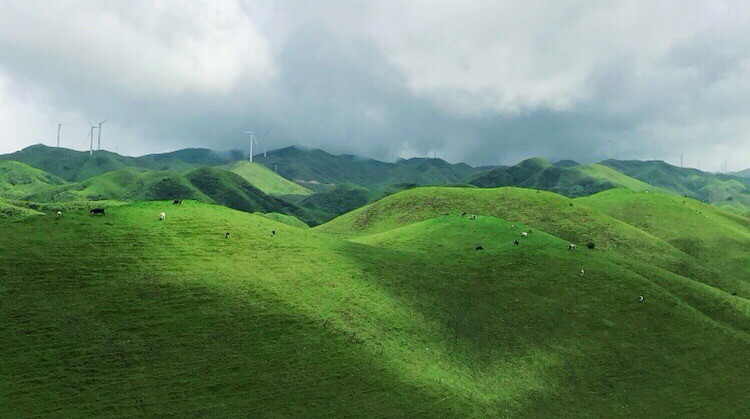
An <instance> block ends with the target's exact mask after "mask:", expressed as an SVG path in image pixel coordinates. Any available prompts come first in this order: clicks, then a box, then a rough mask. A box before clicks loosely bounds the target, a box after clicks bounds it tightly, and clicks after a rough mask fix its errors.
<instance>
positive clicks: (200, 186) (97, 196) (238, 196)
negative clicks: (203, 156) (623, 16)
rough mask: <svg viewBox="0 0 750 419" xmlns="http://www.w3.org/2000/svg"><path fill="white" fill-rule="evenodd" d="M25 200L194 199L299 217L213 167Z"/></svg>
mask: <svg viewBox="0 0 750 419" xmlns="http://www.w3.org/2000/svg"><path fill="white" fill-rule="evenodd" d="M25 199H27V200H28V201H31V202H57V203H64V202H73V201H74V202H80V201H101V200H117V201H150V200H162V199H195V200H199V201H202V202H206V203H216V204H221V205H225V206H227V207H230V208H234V209H239V210H242V211H247V212H264V213H266V212H280V213H284V214H294V215H296V216H302V213H301V210H300V209H299V208H297V207H296V206H294V205H292V204H289V203H287V202H285V201H283V200H280V199H277V198H274V197H272V196H270V195H267V194H265V193H264V192H263V191H261V190H259V189H258V188H256V187H254V186H253V185H251V184H250V183H248V182H247V181H246V180H245V179H243V178H242V177H240V176H239V175H237V174H235V173H232V172H229V171H226V170H222V169H219V168H215V167H202V168H199V169H196V170H193V171H192V172H189V173H187V174H180V173H177V172H170V171H151V170H143V169H123V170H116V171H112V172H108V173H105V174H102V175H99V176H95V177H92V178H90V179H87V180H85V181H82V182H78V183H67V184H64V185H61V186H57V187H50V188H47V189H42V190H41V191H40V192H37V193H35V194H31V195H28V196H26V198H25Z"/></svg>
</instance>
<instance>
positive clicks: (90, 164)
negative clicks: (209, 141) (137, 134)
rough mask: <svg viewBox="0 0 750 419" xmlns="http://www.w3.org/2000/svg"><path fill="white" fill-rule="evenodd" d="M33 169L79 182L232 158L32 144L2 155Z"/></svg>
mask: <svg viewBox="0 0 750 419" xmlns="http://www.w3.org/2000/svg"><path fill="white" fill-rule="evenodd" d="M0 160H13V161H18V162H22V163H25V164H27V165H29V166H33V167H35V168H37V169H40V170H43V171H45V172H48V173H51V174H53V175H55V176H58V177H60V178H62V179H65V180H67V181H71V182H78V181H82V180H86V179H89V178H92V177H94V176H98V175H101V174H104V173H107V172H112V171H115V170H122V169H128V168H134V169H152V170H173V171H181V172H186V171H190V170H193V169H196V168H198V167H200V166H219V165H223V164H226V163H228V162H229V159H228V158H226V157H223V156H221V155H220V154H219V153H217V152H215V151H212V150H207V149H184V150H178V151H174V152H170V153H162V154H149V155H146V156H142V157H128V156H122V155H119V154H117V153H112V152H110V151H106V150H97V151H94V153H93V155H89V153H88V152H85V151H76V150H70V149H67V148H58V147H48V146H45V145H41V144H38V145H33V146H30V147H26V148H24V149H23V150H20V151H17V152H15V153H10V154H4V155H0Z"/></svg>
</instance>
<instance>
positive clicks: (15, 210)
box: [0, 199, 42, 219]
mask: <svg viewBox="0 0 750 419" xmlns="http://www.w3.org/2000/svg"><path fill="white" fill-rule="evenodd" d="M41 214H42V213H41V212H38V211H35V210H32V209H29V208H24V207H20V206H17V205H13V204H11V203H9V202H6V201H5V200H3V199H0V219H4V218H18V217H25V216H28V215H41Z"/></svg>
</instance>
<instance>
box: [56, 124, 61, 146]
mask: <svg viewBox="0 0 750 419" xmlns="http://www.w3.org/2000/svg"><path fill="white" fill-rule="evenodd" d="M61 128H62V124H57V148H60V129H61Z"/></svg>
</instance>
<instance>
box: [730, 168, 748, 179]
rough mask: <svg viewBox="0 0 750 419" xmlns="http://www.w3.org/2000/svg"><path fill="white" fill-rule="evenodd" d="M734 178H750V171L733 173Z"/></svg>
mask: <svg viewBox="0 0 750 419" xmlns="http://www.w3.org/2000/svg"><path fill="white" fill-rule="evenodd" d="M732 174H733V175H734V176H739V177H744V178H750V169H745V170H741V171H739V172H734V173H732Z"/></svg>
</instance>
